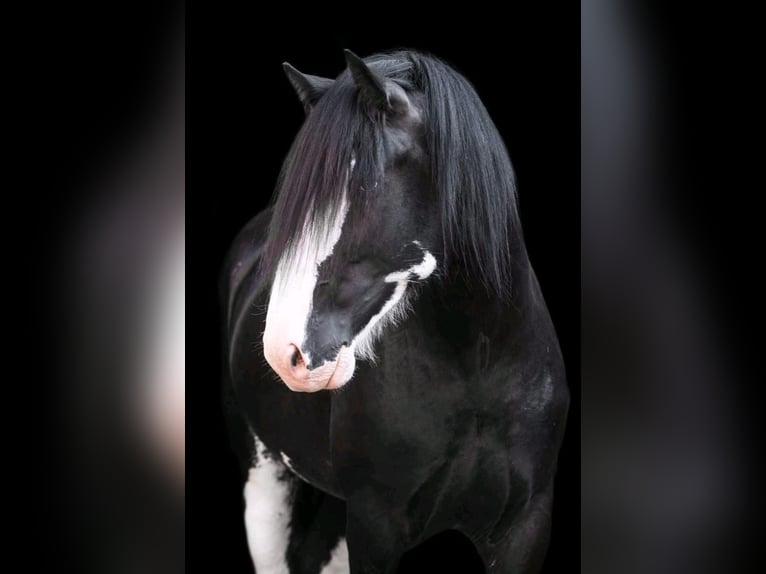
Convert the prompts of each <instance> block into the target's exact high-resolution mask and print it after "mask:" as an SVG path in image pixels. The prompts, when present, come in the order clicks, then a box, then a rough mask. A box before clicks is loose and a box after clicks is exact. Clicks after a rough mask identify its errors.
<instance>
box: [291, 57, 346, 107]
mask: <svg viewBox="0 0 766 574" xmlns="http://www.w3.org/2000/svg"><path fill="white" fill-rule="evenodd" d="M282 67H283V68H284V70H285V74H286V75H287V79H288V80H290V83H291V84H292V86H293V89H295V93H296V94H298V99H300V101H301V103H302V104H303V109H305V110H306V113H307V114H308V113H309V112H310V111H311V108H313V107H314V105H315V104H316V103H317V102H318V101H319V98H321V97H322V95H323V94H324V93H325V92H326V91H327V90H328V89H329V88H330V86H332V84H333V82H334V81H335V80H331V79H329V78H320V77H319V76H310V75H309V74H303V73H301V72H299V71H298V70H296V69H295V68H293V67H292V66H291V65H290V64H288V63H287V62H284V63H283V64H282Z"/></svg>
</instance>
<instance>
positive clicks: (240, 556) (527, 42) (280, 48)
mask: <svg viewBox="0 0 766 574" xmlns="http://www.w3.org/2000/svg"><path fill="white" fill-rule="evenodd" d="M578 10H579V8H578V6H577V4H574V5H572V6H571V7H568V8H565V9H564V10H561V9H560V8H558V9H557V14H556V17H555V19H554V18H551V14H550V13H549V8H548V7H545V6H542V5H541V6H538V7H535V8H529V7H525V8H521V9H520V8H515V7H514V8H511V10H510V11H509V16H499V15H498V16H497V21H495V22H493V17H492V15H491V14H485V15H483V16H482V17H481V18H480V20H479V21H477V22H475V23H472V22H471V17H466V18H464V19H462V20H460V19H459V20H458V21H453V22H451V23H446V22H443V23H440V22H437V21H436V20H434V21H431V22H428V23H415V22H409V23H407V22H404V23H402V22H401V21H400V19H402V18H404V16H403V15H401V14H395V13H392V14H387V15H386V18H385V19H386V20H388V21H389V23H388V24H386V23H384V22H382V21H381V22H380V23H379V24H378V23H376V24H375V25H374V26H373V25H372V24H370V23H359V24H356V25H354V24H351V23H349V22H340V21H335V22H333V21H329V22H327V23H325V24H324V25H320V24H319V23H317V24H316V25H315V26H313V27H311V28H308V27H301V26H299V25H296V23H295V21H294V19H291V18H286V19H280V18H275V17H274V18H272V17H265V16H257V15H252V16H251V15H245V14H235V13H221V12H217V13H215V14H207V13H206V14H204V15H202V14H198V15H197V16H196V17H193V18H190V19H189V22H190V25H189V29H188V30H189V31H188V40H187V62H188V73H187V78H188V80H187V109H188V115H187V118H188V120H187V200H186V201H187V220H186V221H187V291H188V300H187V348H188V353H187V363H188V365H189V367H190V368H188V369H187V445H188V455H187V456H188V459H187V497H186V499H187V504H186V512H187V557H188V560H187V564H188V565H189V566H193V565H195V564H196V563H199V562H198V561H204V563H211V564H216V565H217V566H219V567H220V569H221V570H224V569H226V570H227V571H230V572H240V571H242V572H244V571H247V568H248V564H249V557H248V554H247V549H246V544H245V531H244V526H243V518H242V498H241V487H240V484H239V479H238V469H237V467H236V464H235V461H234V458H233V457H232V454H231V452H230V451H229V449H228V447H227V438H226V434H225V429H224V422H223V420H222V417H221V414H220V407H219V384H218V378H219V368H220V363H219V359H218V345H219V343H218V332H219V314H218V307H217V300H216V279H217V276H218V272H219V270H220V265H221V263H222V258H223V255H224V253H225V250H226V249H227V247H228V244H229V243H230V241H231V240H232V238H233V237H234V235H235V234H236V233H237V231H238V230H239V229H240V227H241V226H242V225H244V224H245V222H246V221H247V220H248V219H250V218H251V217H252V216H253V215H255V214H256V213H257V212H258V211H259V210H261V209H263V208H264V207H265V206H266V205H267V204H268V202H269V201H270V198H271V195H272V191H273V188H274V184H275V181H276V177H277V174H278V171H279V168H280V166H281V163H282V160H283V158H284V156H285V154H286V152H287V150H288V148H289V145H290V143H291V141H292V138H293V137H294V136H295V134H296V132H297V130H298V128H299V126H300V124H301V122H302V120H303V110H302V107H301V106H300V104H299V103H298V101H297V99H296V97H295V95H294V94H293V92H292V90H291V88H290V86H289V84H288V82H287V80H286V79H285V77H284V75H283V72H282V67H281V63H282V62H283V61H289V62H290V63H291V64H293V65H294V66H295V67H297V68H298V69H299V70H301V71H303V72H306V73H310V74H314V75H322V76H329V77H335V76H336V75H337V74H338V73H339V72H340V71H342V69H343V65H344V60H343V53H342V50H343V49H344V48H349V49H351V50H353V51H355V52H356V53H357V54H359V55H361V56H367V55H370V54H372V53H374V52H376V51H380V50H388V49H394V48H402V47H403V48H415V49H420V50H424V51H428V52H431V53H433V54H434V55H436V56H438V57H441V58H443V59H445V60H446V61H448V62H449V63H451V64H452V65H453V66H455V67H456V68H457V69H458V70H459V71H461V72H462V73H463V74H464V75H465V76H466V77H467V78H468V79H469V81H471V82H472V83H473V85H474V86H475V87H476V89H477V91H478V93H479V96H480V97H481V98H482V100H483V102H484V103H485V105H486V106H487V108H488V110H489V112H490V115H491V116H492V118H493V119H494V121H495V123H496V125H497V127H498V129H499V130H500V133H501V135H502V136H503V139H504V141H505V143H506V146H507V147H508V151H509V154H510V156H511V160H512V162H513V164H514V167H515V170H516V174H517V183H518V190H519V198H520V210H521V219H522V224H523V227H524V233H525V237H526V240H527V247H528V250H529V254H530V257H531V260H532V264H533V266H534V267H535V269H536V271H537V274H538V277H539V280H540V284H541V286H542V289H543V293H544V295H545V298H546V301H547V303H548V306H549V309H550V312H551V315H552V317H553V321H554V323H555V325H556V329H557V332H558V335H559V338H560V342H561V347H562V350H563V353H564V357H565V361H566V366H567V372H568V378H569V384H570V388H571V390H572V407H571V410H570V418H569V422H568V429H567V434H566V439H565V442H564V446H563V449H562V452H561V457H560V469H559V473H558V476H557V484H556V499H555V507H554V516H553V534H552V542H551V546H550V551H549V556H548V560H547V563H546V568H545V571H546V572H570V571H573V570H574V569H576V568H578V567H579V528H580V450H579V429H580V420H579V397H580V394H579V386H580V381H579V375H580V357H579V353H580V264H579V263H580V252H579V241H580V228H579V225H580V218H579V212H580V209H579V206H580V193H579V186H580V154H579V133H580V132H579V117H580V115H579V114H580V110H579V69H580V65H579V26H578V24H579V13H578ZM394 20H396V22H394ZM405 20H406V19H405ZM501 20H502V26H499V25H498V26H496V25H495V24H500V23H501ZM431 566H432V567H434V566H435V564H431Z"/></svg>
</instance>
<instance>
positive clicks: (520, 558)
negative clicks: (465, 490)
mask: <svg viewBox="0 0 766 574" xmlns="http://www.w3.org/2000/svg"><path fill="white" fill-rule="evenodd" d="M551 504H552V489H551V488H549V489H547V490H546V491H544V492H542V493H540V494H537V495H536V496H534V497H533V498H531V499H530V500H529V502H528V503H527V504H526V505H525V506H524V508H522V509H521V510H520V511H519V512H518V513H517V514H516V516H515V517H514V518H513V520H512V521H511V523H510V525H508V526H507V527H506V528H504V529H503V530H501V531H500V532H498V533H494V534H493V535H490V536H488V537H487V538H486V539H484V540H479V541H474V544H475V546H476V550H477V551H478V552H479V555H480V556H481V557H482V560H483V561H484V564H485V566H486V568H487V572H488V573H493V572H497V573H505V572H513V573H517V574H533V573H535V572H538V571H539V570H540V568H541V567H542V564H543V560H544V559H545V553H546V550H547V548H548V541H549V538H550V527H551Z"/></svg>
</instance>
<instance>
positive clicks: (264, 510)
mask: <svg viewBox="0 0 766 574" xmlns="http://www.w3.org/2000/svg"><path fill="white" fill-rule="evenodd" d="M346 60H347V65H348V68H347V70H345V71H344V72H343V73H342V74H341V75H340V76H338V78H337V79H336V80H330V79H325V78H319V77H316V76H309V75H304V74H301V73H300V72H298V71H297V70H295V69H294V68H292V67H291V66H290V65H289V64H285V71H286V73H287V76H288V78H289V80H290V82H291V83H292V85H293V86H294V88H295V89H296V91H297V93H298V96H299V97H300V99H301V101H302V103H303V105H304V107H305V109H306V112H307V115H306V120H305V122H304V124H303V127H302V128H301V130H300V133H299V134H298V136H297V138H296V140H295V142H294V144H293V146H292V149H291V151H290V153H289V156H288V157H287V159H286V161H285V163H284V166H283V170H282V173H281V176H280V180H279V183H278V189H277V196H276V201H275V204H274V206H273V207H272V208H271V209H269V210H267V211H265V212H263V213H261V214H259V215H258V216H256V217H255V218H254V219H253V220H251V222H250V223H249V224H248V225H247V226H246V227H245V228H244V229H243V230H242V232H241V233H240V234H239V236H238V237H237V239H236V240H235V242H234V244H233V247H232V248H231V251H230V253H229V256H228V260H227V263H226V268H225V274H224V277H223V286H222V288H223V302H224V315H225V325H224V340H225V373H224V378H225V392H226V402H227V407H228V409H229V413H228V414H229V419H230V423H231V424H230V428H231V432H232V438H233V441H234V443H235V445H236V447H237V448H238V449H239V452H240V455H241V459H242V464H243V469H244V470H245V471H246V472H247V481H246V484H245V501H246V510H245V521H246V526H247V537H248V543H249V546H250V552H251V555H252V558H253V561H254V564H255V568H256V571H257V572H258V573H259V574H266V573H272V572H291V573H304V572H305V573H319V572H320V571H321V572H324V573H327V572H348V571H349V568H350V571H351V572H352V573H361V572H395V571H396V569H397V565H398V564H399V562H400V560H401V558H402V555H403V554H404V553H405V552H406V551H408V550H409V549H411V548H413V547H415V546H417V545H419V544H420V543H421V542H423V541H425V540H427V539H429V538H430V537H432V536H434V535H437V534H439V533H443V532H445V531H458V532H460V533H462V535H464V536H465V537H467V538H468V539H469V540H470V541H471V543H472V544H473V545H474V547H475V549H476V551H477V552H478V555H479V556H480V557H481V560H482V561H483V563H484V566H485V567H486V570H487V571H488V572H502V573H505V572H513V573H517V572H519V573H520V572H534V571H537V570H538V569H539V568H540V565H541V563H542V560H543V558H544V555H545V550H546V547H547V544H548V537H549V529H550V513H551V503H552V497H553V479H554V474H555V470H556V460H557V455H558V450H559V446H560V443H561V440H562V436H563V432H564V426H565V420H566V414H567V409H568V404H569V393H568V390H567V386H566V382H565V374H564V366H563V362H562V357H561V352H560V349H559V345H558V341H557V338H556V334H555V330H554V327H553V324H552V322H551V319H550V316H549V314H548V310H547V308H546V305H545V302H544V300H543V297H542V295H541V292H540V287H539V285H538V282H537V279H536V277H535V274H534V271H533V270H532V267H531V265H530V262H529V258H528V256H527V252H526V247H525V244H524V240H523V237H522V231H521V225H520V222H519V217H518V212H517V208H516V196H515V183H514V174H513V170H512V167H511V163H510V160H509V158H508V154H507V152H506V150H505V147H504V145H503V142H502V140H501V138H500V135H499V133H498V132H497V129H496V128H495V126H494V124H493V123H492V121H491V120H490V118H489V115H488V113H487V111H486V109H485V108H484V106H483V105H482V103H481V102H480V100H479V98H478V96H477V95H476V93H475V91H474V89H473V88H472V87H471V86H470V84H469V83H468V82H467V81H466V80H465V79H464V78H463V77H462V76H461V75H459V74H458V73H457V72H455V71H454V70H453V69H452V68H450V67H449V66H447V65H446V64H444V63H443V62H441V61H440V60H438V59H436V58H434V57H431V56H428V55H424V54H421V53H416V52H409V51H405V52H395V53H388V54H380V55H376V56H372V57H370V58H367V59H365V60H364V61H363V60H361V59H360V58H358V57H357V56H355V55H354V54H352V53H351V52H347V53H346ZM275 373H276V375H275ZM323 390H324V391H325V392H316V391H323ZM296 391H297V392H296ZM349 563H350V565H349Z"/></svg>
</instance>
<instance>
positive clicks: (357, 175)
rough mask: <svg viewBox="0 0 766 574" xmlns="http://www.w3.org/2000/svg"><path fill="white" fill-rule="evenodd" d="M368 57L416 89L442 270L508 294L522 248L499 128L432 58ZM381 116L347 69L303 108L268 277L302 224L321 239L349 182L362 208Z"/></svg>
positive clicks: (378, 167)
mask: <svg viewBox="0 0 766 574" xmlns="http://www.w3.org/2000/svg"><path fill="white" fill-rule="evenodd" d="M365 62H366V63H367V64H368V65H369V66H370V68H371V69H372V70H374V71H375V72H376V73H378V74H380V75H381V76H383V77H385V78H387V79H390V80H393V81H395V82H397V83H398V84H399V85H401V86H402V87H403V88H404V89H405V90H408V91H413V90H414V91H417V92H420V93H421V94H422V99H421V100H419V101H422V102H423V108H424V112H425V118H424V122H425V135H426V147H427V150H426V151H427V154H428V156H429V158H430V162H431V165H430V172H431V177H432V184H433V188H434V190H435V192H436V196H437V197H438V206H436V205H435V206H434V208H435V209H438V212H439V217H440V218H441V225H442V233H443V237H444V245H443V253H442V254H441V255H442V257H441V259H442V261H443V264H444V267H445V268H444V269H442V273H441V275H442V276H446V275H448V274H450V273H452V274H456V275H459V276H461V277H463V278H464V279H465V280H467V281H469V282H470V283H471V284H477V285H480V286H481V287H483V288H484V289H486V290H487V292H488V293H489V294H491V295H496V296H500V297H502V298H507V296H508V295H509V293H510V286H511V258H512V254H514V253H516V254H518V253H520V252H521V251H522V248H523V238H522V233H521V225H520V222H519V218H518V213H517V207H516V189H515V178H514V173H513V168H512V166H511V162H510V159H509V158H508V153H507V151H506V149H505V146H504V144H503V141H502V139H501V137H500V134H499V133H498V131H497V128H496V127H495V125H494V123H493V122H492V120H491V119H490V117H489V114H488V113H487V110H486V109H485V107H484V105H483V104H482V103H481V101H480V99H479V97H478V95H477V94H476V91H475V90H474V88H473V87H472V86H471V85H470V84H469V83H468V81H467V80H466V79H465V78H463V77H462V76H461V75H460V74H459V73H457V72H456V71H455V70H454V69H452V68H451V67H449V66H448V65H446V64H445V63H444V62H442V61H440V60H439V59H437V58H434V57H432V56H430V55H425V54H422V53H417V52H411V51H402V52H394V53H389V54H379V55H375V56H372V57H369V58H365ZM384 121H385V117H383V116H382V115H377V114H372V113H370V112H369V111H368V108H367V107H366V106H364V105H363V102H361V101H360V100H359V98H358V97H357V89H356V87H355V85H354V83H353V81H352V79H351V76H350V73H349V72H348V70H346V71H344V72H343V73H342V74H341V75H340V76H339V77H338V79H337V80H336V81H335V83H334V84H333V85H332V87H331V88H330V89H329V90H328V91H327V93H325V94H324V95H323V96H322V98H321V99H320V100H319V102H318V103H317V105H316V106H315V107H314V109H313V110H312V111H311V112H310V113H309V115H308V117H307V118H306V121H305V122H304V124H303V126H302V128H301V130H300V132H299V133H298V136H297V137H296V139H295V142H294V143H293V146H292V148H291V150H290V152H289V154H288V157H287V159H286V161H285V163H284V165H283V168H282V172H281V175H280V178H279V182H278V185H277V193H276V201H275V205H274V213H273V216H272V221H271V226H270V231H269V238H268V242H267V247H266V253H265V257H264V261H263V266H262V272H264V273H265V274H266V276H273V273H274V271H275V268H276V265H277V263H278V261H279V259H280V258H281V257H282V255H283V254H285V253H288V254H289V253H290V252H291V251H292V250H293V249H295V247H296V242H297V239H298V238H299V237H300V236H301V235H302V234H303V233H304V230H305V229H309V228H310V229H313V230H314V232H315V233H318V234H320V235H321V234H325V233H327V232H328V231H329V225H328V222H329V221H332V218H333V217H334V216H335V215H336V210H338V209H339V208H340V206H341V198H342V195H343V192H344V188H345V187H346V183H348V186H347V198H348V201H349V202H350V203H351V204H352V205H355V206H364V205H365V204H366V203H367V200H368V199H369V197H370V194H373V193H376V188H375V182H376V181H380V178H381V175H382V173H381V171H382V169H383V161H382V157H383V156H382V154H383V149H384V145H383V143H384V142H383V130H382V128H383V125H384V124H383V122H384ZM352 159H353V160H354V162H355V163H354V169H353V170H350V169H349V168H350V166H351V161H352ZM349 174H350V176H349ZM347 178H348V182H347ZM308 226H310V227H308ZM311 239H312V240H321V239H323V238H322V237H321V236H320V237H314V238H311Z"/></svg>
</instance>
